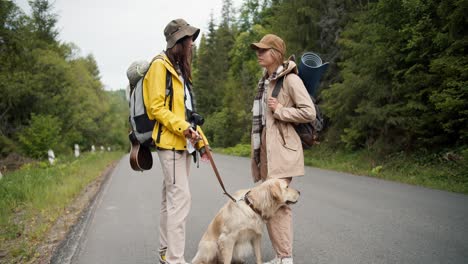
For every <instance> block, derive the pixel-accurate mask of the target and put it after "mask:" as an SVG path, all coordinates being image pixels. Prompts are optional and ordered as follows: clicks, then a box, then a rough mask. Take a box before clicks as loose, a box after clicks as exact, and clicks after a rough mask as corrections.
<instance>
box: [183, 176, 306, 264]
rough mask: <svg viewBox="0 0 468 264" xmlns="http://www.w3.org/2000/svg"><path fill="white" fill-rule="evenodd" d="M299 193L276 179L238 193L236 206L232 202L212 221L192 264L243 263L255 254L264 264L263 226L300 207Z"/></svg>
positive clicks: (284, 182) (259, 261) (283, 181)
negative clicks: (292, 206)
mask: <svg viewBox="0 0 468 264" xmlns="http://www.w3.org/2000/svg"><path fill="white" fill-rule="evenodd" d="M299 195H300V193H299V191H297V190H295V189H293V188H289V187H288V183H287V182H286V181H285V180H281V179H272V180H267V181H265V182H263V183H262V184H260V185H258V186H256V187H254V188H252V189H250V190H240V191H237V192H236V193H235V194H234V195H233V196H234V199H236V202H233V201H228V202H227V203H226V204H225V205H224V206H223V207H222V208H221V209H220V210H219V212H218V214H217V215H216V216H215V218H214V219H213V220H212V221H211V223H210V225H209V226H208V229H207V230H206V232H205V234H204V235H203V237H202V239H201V241H200V243H199V244H198V252H197V254H196V255H195V257H194V258H193V260H192V264H218V263H224V264H231V263H243V262H244V258H245V257H247V256H249V255H250V254H251V253H252V249H253V251H254V253H255V257H256V263H257V264H261V263H262V255H261V238H262V230H263V224H264V222H265V221H267V220H268V219H269V218H270V217H271V216H273V215H274V214H275V212H276V211H277V210H278V209H279V208H280V207H281V206H284V205H286V204H292V203H296V202H297V200H298V199H299Z"/></svg>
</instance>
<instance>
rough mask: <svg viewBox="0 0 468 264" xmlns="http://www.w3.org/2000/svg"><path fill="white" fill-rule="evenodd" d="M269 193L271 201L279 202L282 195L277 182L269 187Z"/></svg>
mask: <svg viewBox="0 0 468 264" xmlns="http://www.w3.org/2000/svg"><path fill="white" fill-rule="evenodd" d="M270 193H271V197H272V198H273V200H275V201H278V202H281V199H282V197H283V193H282V192H281V185H280V183H279V182H275V183H274V184H272V185H271V188H270Z"/></svg>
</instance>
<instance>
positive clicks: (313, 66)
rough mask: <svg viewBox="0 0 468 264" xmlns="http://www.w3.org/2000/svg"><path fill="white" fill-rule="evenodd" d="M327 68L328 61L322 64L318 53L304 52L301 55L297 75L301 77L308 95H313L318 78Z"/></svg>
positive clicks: (318, 81)
mask: <svg viewBox="0 0 468 264" xmlns="http://www.w3.org/2000/svg"><path fill="white" fill-rule="evenodd" d="M327 69H328V62H326V63H323V64H322V59H321V58H320V56H319V55H317V54H315V53H313V52H306V53H304V55H302V57H301V61H300V62H299V77H301V79H302V81H303V82H304V85H305V87H306V89H307V91H308V92H309V94H310V95H312V96H314V97H315V95H316V93H317V88H318V86H319V83H320V78H321V77H322V75H323V74H324V73H325V71H326V70H327Z"/></svg>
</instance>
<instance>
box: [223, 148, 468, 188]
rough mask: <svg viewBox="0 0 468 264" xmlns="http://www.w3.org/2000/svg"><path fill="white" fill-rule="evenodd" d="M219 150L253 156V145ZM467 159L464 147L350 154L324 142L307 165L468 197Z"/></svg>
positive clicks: (307, 159) (309, 153)
mask: <svg viewBox="0 0 468 264" xmlns="http://www.w3.org/2000/svg"><path fill="white" fill-rule="evenodd" d="M216 151H218V152H221V153H224V154H229V155H236V156H242V157H249V156H250V145H247V144H239V145H236V146H235V147H230V148H224V149H216ZM467 160H468V149H463V148H460V149H457V150H446V151H440V152H437V153H433V152H422V151H421V152H418V153H412V154H407V153H404V152H399V153H394V154H392V155H382V154H380V153H378V152H376V151H372V150H360V151H350V150H343V149H340V148H333V147H331V146H330V145H328V144H326V143H323V144H321V145H317V146H314V147H313V148H312V149H309V150H305V151H304V162H305V164H306V165H309V166H314V167H318V168H323V169H331V170H337V171H342V172H348V173H352V174H357V175H366V176H371V177H377V178H382V179H387V180H392V181H398V182H403V183H408V184H414V185H420V186H425V187H429V188H435V189H440V190H447V191H452V192H460V193H465V194H468V164H467V162H466V161H467Z"/></svg>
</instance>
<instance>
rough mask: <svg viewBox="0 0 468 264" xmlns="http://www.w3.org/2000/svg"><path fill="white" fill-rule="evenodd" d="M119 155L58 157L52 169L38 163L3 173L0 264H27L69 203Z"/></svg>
mask: <svg viewBox="0 0 468 264" xmlns="http://www.w3.org/2000/svg"><path fill="white" fill-rule="evenodd" d="M121 156H122V153H121V152H102V153H101V152H98V153H88V154H84V155H81V156H80V158H79V159H75V158H74V157H71V156H68V157H63V156H62V158H60V159H58V161H57V163H55V165H54V166H51V165H49V164H48V163H47V162H38V163H34V164H28V165H25V166H23V167H22V168H21V169H19V170H16V171H14V172H11V173H7V174H5V175H4V177H3V179H2V180H1V181H0V241H1V244H2V250H4V251H5V253H6V256H2V263H3V261H4V263H25V262H28V263H29V261H28V260H30V259H31V258H33V257H35V256H34V253H35V252H36V250H35V249H36V247H37V246H38V244H41V243H43V241H44V239H45V238H46V235H47V232H48V230H50V227H51V226H52V225H53V224H54V223H55V222H56V221H57V219H58V217H59V216H61V215H62V214H64V211H65V210H66V209H67V208H68V206H69V205H70V203H71V202H72V201H73V200H74V199H75V198H76V197H77V196H78V195H79V194H80V193H81V192H82V191H83V189H84V188H85V187H86V186H87V185H88V184H89V183H91V182H92V181H94V180H95V179H97V178H98V177H99V176H100V175H101V174H102V172H103V171H104V170H105V168H106V167H107V166H108V165H109V164H110V163H112V162H113V161H115V160H118V159H120V158H121ZM73 213H75V212H73ZM33 262H34V261H33Z"/></svg>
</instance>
